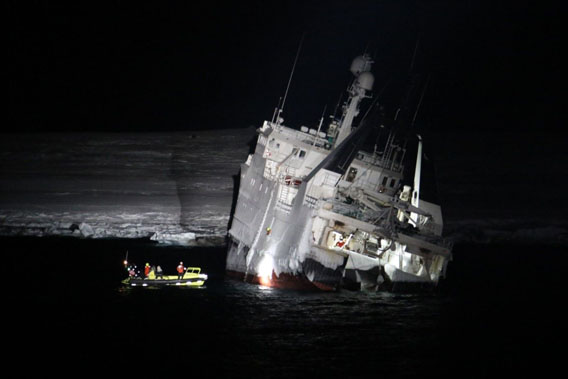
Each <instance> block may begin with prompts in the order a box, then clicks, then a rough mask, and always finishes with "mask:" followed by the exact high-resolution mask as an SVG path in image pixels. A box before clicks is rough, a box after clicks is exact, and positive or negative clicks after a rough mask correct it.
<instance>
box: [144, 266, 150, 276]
mask: <svg viewBox="0 0 568 379" xmlns="http://www.w3.org/2000/svg"><path fill="white" fill-rule="evenodd" d="M148 275H150V263H146V266H144V278H145V279H147V278H148Z"/></svg>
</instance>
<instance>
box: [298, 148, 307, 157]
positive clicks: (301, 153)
mask: <svg viewBox="0 0 568 379" xmlns="http://www.w3.org/2000/svg"><path fill="white" fill-rule="evenodd" d="M298 156H299V157H300V158H304V157H305V156H306V152H305V151H304V150H300V154H299V155H298Z"/></svg>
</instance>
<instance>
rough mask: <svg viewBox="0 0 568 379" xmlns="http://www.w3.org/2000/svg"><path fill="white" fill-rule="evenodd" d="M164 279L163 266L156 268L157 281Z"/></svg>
mask: <svg viewBox="0 0 568 379" xmlns="http://www.w3.org/2000/svg"><path fill="white" fill-rule="evenodd" d="M158 278H160V279H164V273H163V272H162V266H160V265H158V267H157V268H156V279H158Z"/></svg>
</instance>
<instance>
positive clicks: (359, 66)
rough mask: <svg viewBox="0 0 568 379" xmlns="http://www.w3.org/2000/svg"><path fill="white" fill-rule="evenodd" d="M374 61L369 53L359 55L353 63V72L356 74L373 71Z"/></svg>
mask: <svg viewBox="0 0 568 379" xmlns="http://www.w3.org/2000/svg"><path fill="white" fill-rule="evenodd" d="M372 63H373V61H372V60H371V58H370V57H369V56H368V55H366V54H365V55H359V56H358V57H356V58H355V59H353V62H352V63H351V69H350V71H351V73H352V74H353V75H355V76H357V75H359V74H360V73H362V72H366V71H371V64H372Z"/></svg>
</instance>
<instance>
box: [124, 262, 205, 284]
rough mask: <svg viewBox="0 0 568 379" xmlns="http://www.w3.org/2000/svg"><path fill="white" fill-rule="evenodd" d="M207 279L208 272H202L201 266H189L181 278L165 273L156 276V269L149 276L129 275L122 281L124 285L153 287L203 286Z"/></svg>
mask: <svg viewBox="0 0 568 379" xmlns="http://www.w3.org/2000/svg"><path fill="white" fill-rule="evenodd" d="M206 280H207V274H202V273H201V268H200V267H187V268H186V269H185V272H184V274H183V277H182V278H181V279H178V275H163V276H158V277H156V273H155V272H154V271H150V274H148V277H147V278H145V279H144V278H140V277H129V278H126V279H124V280H123V281H122V283H123V284H124V285H127V286H131V287H152V286H186V287H201V286H203V285H204V284H205V281H206Z"/></svg>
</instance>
